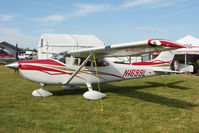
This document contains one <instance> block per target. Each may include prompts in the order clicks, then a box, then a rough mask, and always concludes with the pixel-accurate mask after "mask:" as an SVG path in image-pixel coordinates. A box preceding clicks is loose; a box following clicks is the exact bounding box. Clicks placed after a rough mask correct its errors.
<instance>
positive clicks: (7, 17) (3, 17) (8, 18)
mask: <svg viewBox="0 0 199 133" xmlns="http://www.w3.org/2000/svg"><path fill="white" fill-rule="evenodd" d="M13 19H14V16H12V15H7V14H0V22H9V21H12V20H13Z"/></svg>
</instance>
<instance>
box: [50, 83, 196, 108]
mask: <svg viewBox="0 0 199 133" xmlns="http://www.w3.org/2000/svg"><path fill="white" fill-rule="evenodd" d="M181 82H183V81H176V82H172V83H168V84H167V87H169V88H174V89H181V90H186V89H190V88H187V87H182V86H178V85H177V84H178V83H181ZM145 83H147V84H148V85H141V86H127V87H126V86H114V85H110V84H106V83H104V84H102V85H101V88H102V90H101V92H103V93H107V92H111V93H115V94H118V95H123V96H127V97H131V98H137V99H141V100H143V101H146V102H152V103H156V104H160V105H165V106H168V107H175V108H181V109H192V108H193V107H196V106H198V105H197V104H193V103H190V102H185V101H181V100H178V99H173V98H167V97H165V96H160V95H156V94H151V93H148V92H143V91H139V90H140V89H150V88H154V87H161V86H162V87H165V84H163V83H158V82H145ZM93 88H94V89H95V90H97V89H96V88H97V87H96V86H93ZM86 91H87V88H86V87H85V88H83V89H78V90H59V91H51V92H52V93H53V94H54V95H55V96H64V95H80V94H81V95H82V94H83V93H84V92H86Z"/></svg>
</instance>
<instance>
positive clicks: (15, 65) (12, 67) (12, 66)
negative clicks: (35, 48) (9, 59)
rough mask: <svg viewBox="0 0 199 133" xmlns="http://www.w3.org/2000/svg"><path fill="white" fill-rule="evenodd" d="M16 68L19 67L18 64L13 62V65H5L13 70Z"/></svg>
mask: <svg viewBox="0 0 199 133" xmlns="http://www.w3.org/2000/svg"><path fill="white" fill-rule="evenodd" d="M18 66H19V64H18V62H13V63H10V64H8V65H6V67H8V68H11V69H15V70H16V69H18Z"/></svg>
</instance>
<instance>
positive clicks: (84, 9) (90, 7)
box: [72, 3, 109, 16]
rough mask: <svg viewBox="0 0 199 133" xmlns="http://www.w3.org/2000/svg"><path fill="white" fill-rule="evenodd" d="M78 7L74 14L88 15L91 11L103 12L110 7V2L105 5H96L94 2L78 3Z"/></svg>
mask: <svg viewBox="0 0 199 133" xmlns="http://www.w3.org/2000/svg"><path fill="white" fill-rule="evenodd" d="M76 8H78V9H77V10H76V11H75V12H74V13H72V16H82V15H87V14H90V13H95V12H102V11H106V10H108V8H109V5H108V4H103V5H94V4H80V3H79V4H76Z"/></svg>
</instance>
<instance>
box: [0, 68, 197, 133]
mask: <svg viewBox="0 0 199 133" xmlns="http://www.w3.org/2000/svg"><path fill="white" fill-rule="evenodd" d="M164 81H165V82H166V83H167V87H165V84H164ZM38 88H40V85H39V84H35V83H32V82H30V81H27V80H25V79H24V78H22V77H21V76H20V77H19V78H17V77H16V76H14V71H12V70H10V69H8V68H5V67H4V66H0V132H1V133H14V132H19V133H23V132H36V133H38V132H48V133H49V132H50V133H55V132H75V133H78V132H86V133H87V132H108V133H109V132H110V133H111V132H114V133H115V132H141V133H150V132H157V133H158V132H164V133H167V132H168V133H173V132H174V133H178V132H180V133H181V132H184V133H197V132H199V77H198V76H194V75H183V74H177V75H175V74H174V75H164V76H162V77H161V76H155V77H149V78H144V79H134V80H127V81H122V82H112V83H105V84H101V88H102V92H104V93H106V94H107V98H105V99H104V100H103V107H104V111H103V112H101V111H100V102H99V101H89V100H85V99H84V98H83V97H82V94H83V93H84V92H85V91H87V88H86V86H82V87H81V89H79V90H73V91H66V90H63V89H62V88H61V87H57V86H48V87H46V89H47V90H49V91H51V92H53V93H54V96H51V97H45V98H36V97H33V96H32V95H31V94H32V91H33V90H34V89H38ZM94 88H95V89H96V88H97V87H96V85H95V86H94Z"/></svg>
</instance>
